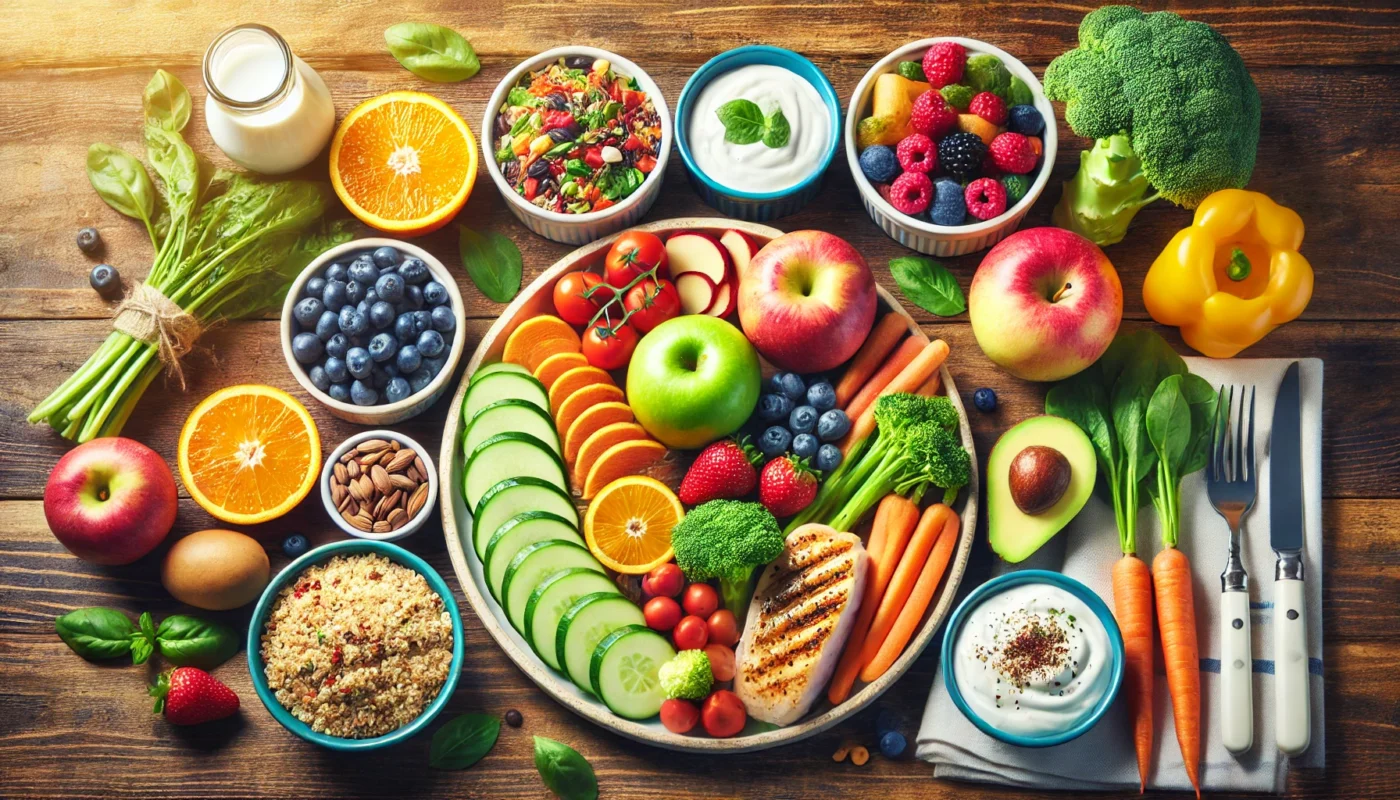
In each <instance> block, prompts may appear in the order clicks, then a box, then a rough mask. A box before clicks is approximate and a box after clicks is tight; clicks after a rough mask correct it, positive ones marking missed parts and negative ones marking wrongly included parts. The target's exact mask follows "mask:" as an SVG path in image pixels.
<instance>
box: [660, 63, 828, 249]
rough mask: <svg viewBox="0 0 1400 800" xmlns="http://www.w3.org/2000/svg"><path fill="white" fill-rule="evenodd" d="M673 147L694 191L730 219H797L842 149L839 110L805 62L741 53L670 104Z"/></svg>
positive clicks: (702, 72) (709, 68)
mask: <svg viewBox="0 0 1400 800" xmlns="http://www.w3.org/2000/svg"><path fill="white" fill-rule="evenodd" d="M676 141H677V143H678V144H679V146H680V153H681V160H682V161H683V162H685V169H686V174H687V175H689V176H690V183H691V185H692V186H694V187H695V191H696V192H697V193H698V194H699V195H700V196H701V197H702V198H704V200H705V202H706V203H708V204H710V205H711V206H713V207H714V208H716V209H718V210H719V211H720V212H722V213H724V214H725V215H726V216H729V217H734V218H736V219H744V220H750V221H754V222H766V221H768V220H773V219H777V218H779V217H783V216H787V215H788V214H792V213H794V212H796V211H797V210H798V209H800V208H802V207H803V206H805V205H806V204H807V203H808V202H809V201H810V200H811V199H812V198H813V197H815V196H816V195H817V192H819V191H820V190H821V186H822V178H823V176H824V175H825V174H826V170H827V168H828V167H830V166H831V162H832V159H834V158H835V157H836V153H837V151H838V150H839V149H840V145H841V101H840V99H839V98H838V97H837V96H836V90H835V89H834V88H832V85H831V81H830V80H828V79H827V77H826V75H825V74H824V73H823V72H822V71H821V70H820V69H819V68H817V65H815V64H813V63H812V62H811V61H809V60H807V59H806V58H804V57H803V56H801V55H799V54H797V53H794V52H792V51H791V50H784V49H783V48H781V47H772V46H769V45H746V46H744V47H739V48H735V49H733V50H729V51H727V52H724V53H720V54H719V55H717V56H715V57H714V58H712V59H710V60H709V61H707V62H705V64H704V65H703V66H701V67H700V69H698V70H696V71H695V74H694V75H691V76H690V80H688V81H686V84H685V88H683V89H682V90H681V96H680V100H679V102H677V104H676Z"/></svg>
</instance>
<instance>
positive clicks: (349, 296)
mask: <svg viewBox="0 0 1400 800" xmlns="http://www.w3.org/2000/svg"><path fill="white" fill-rule="evenodd" d="M345 299H346V300H347V301H349V302H351V303H363V302H364V300H365V285H364V284H363V283H360V282H359V281H350V282H349V283H347V284H345Z"/></svg>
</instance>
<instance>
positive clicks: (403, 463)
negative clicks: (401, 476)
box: [384, 448, 418, 472]
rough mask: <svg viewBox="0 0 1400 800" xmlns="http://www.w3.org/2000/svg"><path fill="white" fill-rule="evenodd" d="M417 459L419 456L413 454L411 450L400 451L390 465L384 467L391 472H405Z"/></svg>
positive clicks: (390, 461) (390, 460)
mask: <svg viewBox="0 0 1400 800" xmlns="http://www.w3.org/2000/svg"><path fill="white" fill-rule="evenodd" d="M416 458H418V454H417V453H415V452H413V450H412V449H411V448H409V449H405V450H400V451H399V452H397V453H395V454H394V457H393V458H391V459H389V463H388V464H385V465H384V469H386V470H388V471H389V472H403V471H404V470H406V469H408V467H409V465H410V464H412V463H413V461H414V459H416Z"/></svg>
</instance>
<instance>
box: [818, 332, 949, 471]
mask: <svg viewBox="0 0 1400 800" xmlns="http://www.w3.org/2000/svg"><path fill="white" fill-rule="evenodd" d="M947 359H948V343H947V342H945V341H943V340H942V339H934V340H933V341H931V342H929V343H928V344H925V345H924V346H923V349H921V350H920V351H919V354H918V355H916V356H914V358H913V360H911V361H910V362H909V363H908V364H906V365H905V367H904V369H902V370H900V371H899V374H898V375H896V376H894V379H893V380H891V381H890V382H889V383H888V384H886V385H885V388H883V389H881V390H880V392H879V396H884V395H887V394H898V393H900V392H917V391H918V390H919V387H920V386H923V385H924V382H925V381H927V380H928V379H929V378H931V377H932V376H934V375H936V374H938V368H939V367H941V366H943V362H944V361H946V360H947ZM846 416H848V417H849V416H850V410H849V409H847V411H846ZM874 431H875V403H874V402H873V401H872V402H871V403H870V404H869V405H868V406H866V407H865V410H864V411H861V412H860V416H859V417H855V418H853V422H852V424H851V429H850V430H849V431H847V432H846V436H845V437H844V438H842V439H841V452H842V453H843V454H846V455H849V452H848V451H849V448H851V447H853V446H854V445H855V443H856V442H861V441H864V440H865V439H867V438H869V436H870V434H871V433H873V432H874Z"/></svg>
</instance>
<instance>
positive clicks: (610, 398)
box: [554, 383, 622, 436]
mask: <svg viewBox="0 0 1400 800" xmlns="http://www.w3.org/2000/svg"><path fill="white" fill-rule="evenodd" d="M621 402H622V390H621V389H619V388H617V387H616V386H611V385H609V384H606V383H595V384H593V385H591V386H585V387H583V388H582V389H579V390H578V391H577V392H574V393H573V394H571V395H569V396H568V397H567V398H565V400H564V402H562V403H560V404H559V413H557V414H555V415H554V429H555V430H556V431H558V432H559V435H560V436H563V435H564V434H566V433H568V432H569V426H570V425H572V424H574V420H576V419H578V418H579V415H580V414H582V413H583V412H585V411H587V410H588V409H589V408H591V407H593V406H596V405H598V404H599V403H621Z"/></svg>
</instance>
